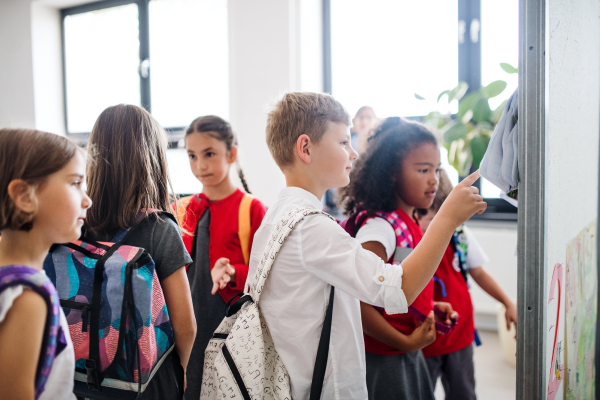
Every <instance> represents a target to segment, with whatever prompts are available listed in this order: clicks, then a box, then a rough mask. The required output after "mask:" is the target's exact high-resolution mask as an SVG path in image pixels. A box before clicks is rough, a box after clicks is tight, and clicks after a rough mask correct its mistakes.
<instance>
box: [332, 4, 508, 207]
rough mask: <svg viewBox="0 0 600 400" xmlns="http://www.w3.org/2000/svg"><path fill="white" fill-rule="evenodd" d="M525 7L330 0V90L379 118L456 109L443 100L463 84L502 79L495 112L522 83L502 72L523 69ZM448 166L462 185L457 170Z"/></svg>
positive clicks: (491, 190) (490, 191)
mask: <svg viewBox="0 0 600 400" xmlns="http://www.w3.org/2000/svg"><path fill="white" fill-rule="evenodd" d="M518 8H519V5H518V0H505V1H500V0H428V1H420V2H414V1H409V0H373V1H371V2H364V1H360V0H323V15H324V31H323V49H324V50H323V51H324V78H323V80H324V90H325V91H329V92H331V93H332V94H333V95H334V96H336V98H338V99H339V100H340V101H341V102H342V103H343V104H344V105H345V106H346V107H347V108H348V111H349V112H350V114H351V115H354V113H355V112H356V111H357V110H358V109H359V108H360V107H361V106H363V105H370V106H372V107H373V108H374V110H375V112H376V114H377V116H378V117H387V116H392V115H401V116H412V117H419V116H424V115H426V114H427V113H429V112H430V111H432V110H435V109H438V110H439V111H440V112H448V111H450V112H455V111H456V110H457V104H450V105H443V104H441V105H440V104H436V101H437V95H438V94H439V93H440V92H441V91H442V90H445V89H450V88H453V87H454V86H456V84H457V83H458V82H459V81H465V82H467V83H468V84H469V91H472V90H477V89H479V88H480V87H482V85H487V84H489V83H491V82H492V81H495V80H498V79H502V80H505V81H506V82H507V84H508V86H507V88H506V89H505V90H504V92H503V93H502V94H501V95H500V96H498V97H497V98H493V99H491V100H490V107H491V108H492V109H494V108H496V107H498V106H499V105H500V104H501V103H502V101H504V100H505V99H507V98H508V97H509V96H510V94H512V92H513V91H514V90H515V89H516V87H517V83H518V76H517V74H513V75H510V74H508V73H506V72H505V71H504V70H503V69H502V68H501V67H500V63H508V64H510V65H512V66H514V67H517V65H518ZM415 94H418V95H420V96H422V97H424V98H425V100H418V99H417V98H416V96H415ZM440 107H447V108H446V110H443V109H440ZM442 158H447V155H446V157H445V151H442ZM443 164H445V165H444V166H445V168H446V169H447V170H449V176H450V178H451V179H452V180H453V181H454V183H456V182H457V181H458V173H457V172H456V170H454V169H453V168H452V167H451V166H450V165H448V164H447V162H446V163H443ZM478 185H479V187H480V189H481V193H482V195H483V196H484V197H485V198H486V201H488V211H486V213H485V214H487V217H488V218H499V219H516V208H514V207H513V206H511V205H509V204H508V203H506V202H505V201H504V200H500V199H498V196H499V193H500V190H499V189H498V188H496V187H495V186H494V185H493V184H491V183H490V182H488V181H486V180H484V179H481V180H480V182H479V181H478ZM485 214H484V215H485Z"/></svg>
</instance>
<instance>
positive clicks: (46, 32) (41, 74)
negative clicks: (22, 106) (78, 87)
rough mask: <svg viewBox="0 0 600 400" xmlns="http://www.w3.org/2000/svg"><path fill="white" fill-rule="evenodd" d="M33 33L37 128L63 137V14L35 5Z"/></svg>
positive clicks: (32, 8) (42, 5)
mask: <svg viewBox="0 0 600 400" xmlns="http://www.w3.org/2000/svg"><path fill="white" fill-rule="evenodd" d="M31 32H32V58H33V83H34V85H33V90H34V110H35V127H36V129H39V130H42V131H47V132H53V133H58V134H61V135H64V134H65V133H66V131H65V119H64V101H63V74H62V39H61V23H60V11H59V10H58V9H57V8H54V7H51V6H48V5H45V4H40V3H35V2H34V3H32V4H31Z"/></svg>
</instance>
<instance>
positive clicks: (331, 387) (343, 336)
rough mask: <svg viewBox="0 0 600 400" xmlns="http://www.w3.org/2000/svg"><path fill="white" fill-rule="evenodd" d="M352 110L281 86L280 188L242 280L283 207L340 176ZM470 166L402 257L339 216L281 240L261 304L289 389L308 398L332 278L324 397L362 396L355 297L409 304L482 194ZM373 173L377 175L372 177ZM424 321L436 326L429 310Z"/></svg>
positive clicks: (271, 130) (398, 307)
mask: <svg viewBox="0 0 600 400" xmlns="http://www.w3.org/2000/svg"><path fill="white" fill-rule="evenodd" d="M349 125H350V117H349V116H348V113H347V112H346V110H345V109H344V107H343V106H342V105H341V104H340V103H339V102H338V101H337V100H335V99H334V98H333V97H332V96H329V95H326V94H318V93H287V94H285V95H284V96H283V98H282V99H281V100H280V101H278V102H277V103H276V105H275V107H274V109H273V110H272V111H271V112H270V113H269V116H268V123H267V144H268V146H269V150H270V151H271V154H272V155H273V158H274V159H275V162H276V163H277V164H278V166H279V167H280V168H281V170H282V171H283V174H284V175H285V178H286V186H287V187H286V188H284V189H283V190H282V191H281V193H280V194H279V198H278V200H277V201H276V203H275V204H273V205H272V206H271V208H270V209H269V210H268V211H267V213H266V215H265V217H264V219H263V222H262V225H261V227H260V228H259V230H258V231H257V232H256V234H255V236H254V243H253V246H252V254H251V257H250V271H249V275H248V276H249V278H248V283H249V284H250V285H252V284H253V283H254V282H253V281H252V280H253V278H251V277H254V275H255V273H256V269H257V266H258V264H259V261H260V258H261V256H262V253H263V249H264V248H265V246H266V244H267V241H268V238H269V235H270V233H271V231H272V230H273V228H274V227H275V225H276V224H277V222H278V221H279V220H280V219H281V217H282V216H283V215H284V214H285V213H286V212H288V211H289V210H291V209H292V208H295V207H299V206H312V207H314V208H318V209H321V208H322V206H321V198H322V197H323V194H324V193H325V191H326V190H327V189H330V188H337V187H342V186H346V185H347V184H348V182H349V174H350V170H351V168H352V162H353V161H354V160H356V159H357V157H358V155H357V153H356V152H355V151H354V150H353V149H352V147H351V146H350V131H349ZM477 177H478V175H477V174H473V175H471V176H470V177H468V178H467V179H465V180H464V181H463V182H462V183H461V184H459V185H458V186H457V187H456V189H455V190H454V191H453V192H452V194H451V195H450V196H449V197H448V199H447V200H446V202H445V203H444V206H443V207H442V209H441V210H440V212H439V213H438V215H437V216H436V218H435V219H434V221H433V222H432V223H431V228H430V229H428V231H427V234H426V235H425V236H424V237H423V240H422V241H421V243H420V244H419V246H417V248H416V249H415V250H414V252H413V253H412V254H411V255H410V256H408V257H407V258H406V259H405V260H404V261H403V262H402V265H390V264H385V263H384V262H383V261H382V260H381V259H380V258H379V257H377V256H376V255H375V254H374V253H372V252H370V251H367V250H364V249H363V248H362V247H361V245H360V243H359V242H358V241H356V240H355V239H354V238H352V237H350V235H348V234H347V233H346V232H345V231H344V230H343V229H342V228H341V227H340V226H339V225H337V224H336V223H335V222H334V221H332V220H330V219H329V218H326V217H324V216H321V215H313V216H308V217H306V218H305V219H304V220H303V221H302V222H300V223H299V224H298V225H297V226H296V228H295V229H294V230H293V231H292V233H291V234H290V235H289V237H288V238H287V239H286V241H285V243H284V244H283V246H282V248H281V250H280V252H279V254H278V255H277V259H276V260H275V263H274V264H273V267H272V270H271V272H270V275H269V279H268V280H267V283H266V286H265V287H264V289H263V292H262V294H261V301H260V308H261V312H262V314H263V316H264V318H265V321H266V323H267V326H268V327H269V330H270V332H271V336H272V337H273V341H274V343H275V348H276V349H277V352H278V353H279V355H280V357H281V359H282V361H283V363H284V364H285V366H286V368H287V371H288V373H289V376H290V380H291V385H292V396H293V398H294V399H308V397H309V393H310V386H311V379H312V375H313V367H314V363H315V358H316V354H317V346H318V343H319V338H320V335H321V328H322V326H323V320H324V313H325V309H326V308H327V304H328V301H329V292H330V288H331V286H335V287H336V292H335V301H334V303H333V304H334V305H333V321H332V327H331V343H330V346H329V357H328V362H327V369H326V373H325V381H324V384H323V391H322V397H321V398H323V399H344V400H346V399H361V400H364V399H366V398H367V387H366V383H365V349H364V342H363V332H362V326H361V317H360V303H359V300H360V301H363V302H365V303H368V304H373V305H376V306H379V307H383V308H385V310H386V312H387V313H404V312H407V308H408V305H409V304H410V303H411V302H412V301H413V299H414V298H415V297H416V296H417V295H418V294H419V293H420V292H421V290H422V289H423V288H424V287H425V285H426V284H427V282H429V280H430V279H431V277H432V276H433V274H434V272H435V269H436V268H437V266H438V264H439V262H440V260H441V258H442V255H443V254H444V250H445V249H446V246H447V244H448V242H449V240H450V238H451V236H452V233H453V232H454V229H455V228H456V227H457V226H459V225H460V224H462V223H463V222H464V221H465V220H467V219H468V218H469V217H471V215H473V214H474V213H475V212H483V210H485V207H486V204H485V203H484V202H483V199H482V198H481V196H479V194H478V191H477V189H476V188H473V187H471V186H470V185H471V184H472V183H473V182H474V181H475V180H476V179H477ZM374 179H377V177H374ZM426 323H428V324H430V325H431V329H434V326H433V316H432V315H430V316H429V318H428V319H427V320H426Z"/></svg>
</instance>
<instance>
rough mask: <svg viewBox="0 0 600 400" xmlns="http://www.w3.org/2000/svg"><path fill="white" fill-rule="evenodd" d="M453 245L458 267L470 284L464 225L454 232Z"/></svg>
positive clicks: (451, 241)
mask: <svg viewBox="0 0 600 400" xmlns="http://www.w3.org/2000/svg"><path fill="white" fill-rule="evenodd" d="M450 243H452V249H453V250H454V254H455V255H456V257H457V258H458V267H459V269H460V273H461V275H462V276H463V278H464V280H465V281H466V282H467V285H468V284H469V268H467V250H468V249H467V239H466V234H465V229H464V225H461V226H459V227H458V228H456V230H455V231H454V234H453V235H452V239H451V240H450Z"/></svg>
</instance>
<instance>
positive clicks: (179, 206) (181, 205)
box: [172, 194, 195, 219]
mask: <svg viewBox="0 0 600 400" xmlns="http://www.w3.org/2000/svg"><path fill="white" fill-rule="evenodd" d="M194 196H195V195H194V194H193V195H191V196H185V197H182V198H180V199H179V200H177V201H176V202H174V203H173V204H172V207H173V211H174V212H175V215H176V216H177V217H178V218H179V219H181V218H183V216H184V215H185V211H186V210H187V207H188V205H189V204H190V201H191V200H192V198H193V197H194Z"/></svg>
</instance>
